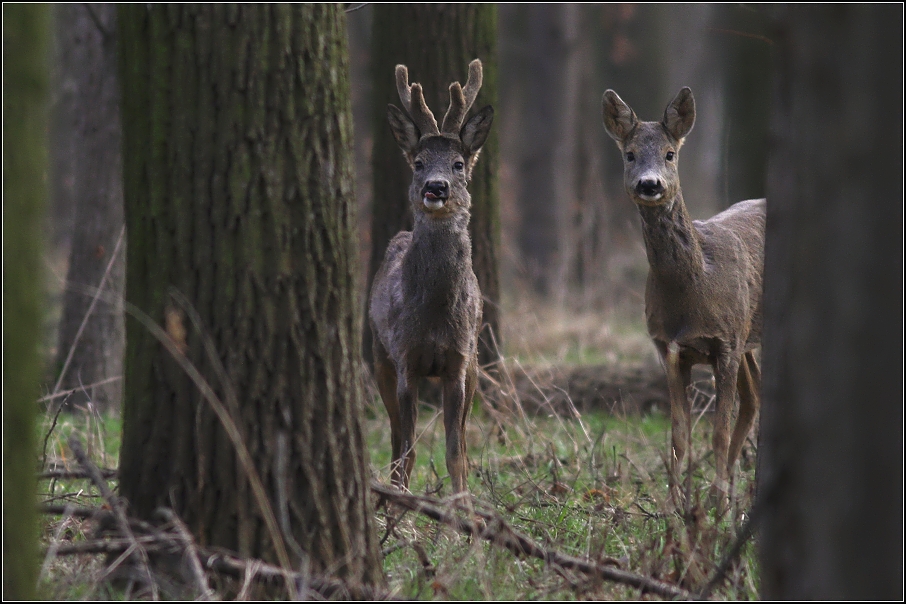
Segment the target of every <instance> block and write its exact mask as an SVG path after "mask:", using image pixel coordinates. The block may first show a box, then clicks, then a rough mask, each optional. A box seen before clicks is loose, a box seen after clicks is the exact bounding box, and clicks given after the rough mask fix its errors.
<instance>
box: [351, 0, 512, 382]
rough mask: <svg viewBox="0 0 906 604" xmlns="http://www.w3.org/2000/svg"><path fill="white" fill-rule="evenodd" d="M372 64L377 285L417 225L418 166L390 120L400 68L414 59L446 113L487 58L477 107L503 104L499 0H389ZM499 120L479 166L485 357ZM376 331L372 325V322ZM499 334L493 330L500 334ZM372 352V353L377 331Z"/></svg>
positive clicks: (439, 110) (492, 290)
mask: <svg viewBox="0 0 906 604" xmlns="http://www.w3.org/2000/svg"><path fill="white" fill-rule="evenodd" d="M374 9H375V10H374V30H373V31H374V33H373V38H372V43H373V49H374V50H373V53H372V69H373V75H374V93H373V94H374V99H375V102H374V107H375V114H374V147H373V150H372V156H371V157H372V159H371V164H372V170H373V178H374V189H373V195H374V206H373V211H372V217H373V218H372V234H371V237H372V248H371V249H372V252H371V266H370V268H369V278H368V283H369V288H370V284H371V281H372V279H373V278H374V274H375V273H376V272H377V269H378V267H379V266H380V264H381V261H382V260H383V259H384V251H385V250H386V248H387V244H388V243H389V242H390V239H391V238H392V237H393V236H394V235H396V234H397V233H398V232H399V231H401V230H410V229H411V228H412V217H411V216H410V215H409V214H410V210H409V202H408V201H407V199H408V195H407V192H408V190H409V183H410V182H411V181H412V173H411V170H410V169H409V167H408V166H407V165H406V163H405V161H403V158H402V154H401V152H400V150H399V147H398V146H397V144H396V141H394V139H393V137H392V136H391V133H390V127H389V126H388V125H387V104H388V103H392V104H395V105H397V106H399V96H398V95H397V92H396V83H395V80H394V76H393V73H394V68H395V67H396V65H397V64H399V63H403V64H405V65H406V66H408V67H409V81H410V82H419V83H421V84H422V86H423V87H424V90H425V99H426V101H427V102H428V106H429V107H430V108H431V109H432V111H434V112H435V114H439V119H440V117H442V116H443V112H444V111H446V108H447V106H448V105H449V104H450V93H449V91H448V88H449V85H450V83H451V82H453V81H459V82H461V83H463V84H465V80H466V77H467V76H468V65H469V62H470V61H472V59H476V58H478V59H481V61H482V65H483V67H484V79H483V81H484V83H483V84H482V87H481V91H480V92H479V93H478V98H477V99H476V100H475V104H474V106H473V107H474V109H475V110H477V109H481V108H482V107H484V106H485V105H495V106H496V104H497V8H496V6H494V5H491V4H445V5H441V4H435V5H429V4H388V5H379V6H375V7H374ZM497 129H498V126H496V125H495V126H494V127H493V128H492V129H491V135H490V137H488V140H487V142H486V143H485V145H484V148H483V149H482V151H481V157H480V159H479V160H478V164H477V165H476V166H475V170H474V172H473V173H472V182H471V183H470V184H469V192H470V193H471V195H472V220H471V222H470V223H469V230H470V233H471V234H472V266H473V269H474V271H475V275H476V276H477V277H478V284H479V286H480V287H481V293H482V296H483V297H484V301H485V302H484V323H485V325H486V327H485V328H484V329H483V330H482V332H481V341H480V343H479V362H480V363H481V364H482V365H484V364H487V363H490V362H493V361H496V360H497V358H498V353H497V348H496V347H495V346H494V343H495V342H496V344H497V345H498V346H501V345H502V341H501V333H500V320H501V319H500V308H499V305H500V278H499V268H498V264H499V260H498V254H499V249H500V209H499V201H498V193H497V171H498V164H499V150H498V149H499V143H498V135H497ZM367 331H370V330H367ZM492 334H493V335H492ZM364 354H365V357H366V358H368V359H370V358H371V339H370V333H369V334H368V336H367V337H366V342H365V347H364Z"/></svg>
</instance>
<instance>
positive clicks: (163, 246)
mask: <svg viewBox="0 0 906 604" xmlns="http://www.w3.org/2000/svg"><path fill="white" fill-rule="evenodd" d="M119 16H120V35H121V37H120V39H121V40H122V63H121V67H122V71H121V75H122V79H123V90H124V94H123V124H124V135H125V137H124V173H125V195H126V200H127V207H126V209H127V229H128V238H129V245H130V251H129V257H128V267H127V275H128V281H127V299H128V301H129V302H131V303H132V304H134V305H135V306H136V307H137V308H138V309H140V310H141V311H143V312H144V313H146V314H147V315H148V316H150V317H151V318H152V319H153V320H154V321H155V322H157V323H159V324H163V325H166V326H167V329H168V333H169V334H170V337H171V339H172V340H171V343H172V346H174V347H176V348H179V349H180V350H182V351H183V352H184V353H185V355H186V356H187V357H188V359H190V360H191V362H192V363H193V364H194V366H195V367H197V368H198V370H199V371H200V372H201V375H203V376H205V377H206V378H207V381H208V383H210V384H211V385H212V386H213V388H214V389H215V390H216V392H217V393H218V394H219V398H220V399H221V400H223V401H225V402H226V405H227V408H228V412H229V414H230V416H231V417H232V419H233V421H234V422H235V423H236V424H237V426H238V431H239V436H240V438H241V440H242V441H243V442H244V443H245V445H246V447H247V450H248V452H249V456H250V457H251V460H252V462H253V465H254V469H255V474H256V475H257V476H258V477H259V478H260V482H261V484H262V485H263V488H264V492H265V493H267V494H268V502H267V505H264V506H262V505H261V502H260V500H259V499H257V497H256V496H257V495H260V492H258V491H256V484H255V481H250V479H249V475H248V474H247V473H246V472H245V470H244V469H243V467H242V465H241V464H240V461H239V460H238V454H237V450H236V448H235V447H234V444H233V442H232V441H231V440H230V438H229V437H228V435H227V433H226V432H225V431H224V429H223V428H222V426H221V423H220V421H219V420H218V418H217V416H216V415H215V413H214V412H213V411H212V409H211V407H210V406H209V404H208V402H206V401H205V400H204V399H203V397H202V395H201V394H200V393H199V390H198V388H197V387H196V385H195V384H193V382H192V381H191V380H190V378H189V377H188V376H187V375H186V373H185V372H184V370H183V369H182V368H181V367H180V365H179V364H178V363H177V358H176V357H173V356H171V355H170V354H167V352H165V350H164V348H163V347H162V346H161V345H160V344H159V343H158V342H157V341H156V340H155V339H154V338H153V337H152V336H151V334H149V333H148V331H147V330H146V329H145V328H144V327H143V326H142V325H140V324H139V323H138V321H136V320H134V319H130V320H129V321H128V322H127V333H128V339H127V342H128V345H127V356H126V401H127V404H126V405H125V407H124V413H123V445H122V452H121V456H120V470H119V471H120V487H121V491H122V493H123V495H125V496H126V497H127V498H128V500H129V502H130V504H131V511H132V512H133V513H134V514H135V515H137V516H138V517H140V518H150V517H151V515H152V513H153V511H154V509H155V508H156V507H157V506H160V505H165V506H170V507H173V508H174V509H175V511H176V512H177V514H179V515H180V516H181V517H182V518H184V519H185V521H186V523H187V524H188V525H189V527H190V528H191V529H192V530H193V531H194V533H195V535H196V536H197V538H198V539H199V540H200V541H201V542H202V543H205V544H209V545H217V546H221V547H226V548H229V549H231V550H235V551H237V552H239V553H240V554H242V555H247V556H255V557H261V558H264V559H266V560H270V561H278V559H279V558H282V555H280V552H279V547H280V546H279V543H280V541H281V540H282V541H283V542H284V543H285V546H286V549H287V550H288V553H289V557H290V558H291V564H292V565H293V566H295V567H307V568H310V569H312V570H313V571H316V572H327V571H329V572H332V573H336V574H338V575H340V576H342V577H345V578H347V579H349V580H352V581H358V582H363V583H369V584H370V583H375V582H380V581H382V576H381V568H380V559H379V556H378V550H377V543H376V539H375V535H374V533H373V527H372V524H371V523H372V520H371V514H372V510H371V505H370V499H369V487H368V484H367V475H366V459H365V456H366V453H365V450H364V442H363V436H362V431H361V428H360V415H361V413H362V406H363V385H362V384H363V382H362V374H361V370H360V363H358V362H357V359H358V352H359V350H360V346H361V335H360V334H361V332H360V325H361V319H360V308H359V307H358V304H357V300H356V297H355V283H356V280H355V275H356V261H355V243H354V237H353V228H354V225H355V210H354V206H353V205H352V204H353V200H354V188H353V184H352V163H351V162H352V160H351V141H352V131H351V128H352V121H351V114H350V100H349V89H348V87H349V85H348V73H349V66H348V58H347V51H346V40H345V29H344V16H343V14H342V9H341V8H340V7H339V6H338V5H328V4H305V5H302V4H300V5H291V6H290V5H199V6H189V5H169V6H165V5H154V6H151V7H150V8H148V7H146V6H145V5H128V6H123V7H122V9H121V12H120V15H119ZM193 309H194V310H193ZM195 313H197V316H195ZM196 320H197V323H198V324H197V325H196V324H195V322H196ZM176 356H177V357H178V356H179V355H176ZM221 377H222V378H223V379H220V378H221ZM268 508H269V509H270V511H271V512H272V517H273V518H275V519H276V523H277V524H278V525H279V531H278V532H279V533H280V537H279V538H276V539H274V538H273V537H274V535H273V534H272V533H273V532H274V531H273V525H272V522H271V519H270V518H269V516H271V514H268V513H265V511H264V510H265V509H268ZM280 561H281V562H282V560H280Z"/></svg>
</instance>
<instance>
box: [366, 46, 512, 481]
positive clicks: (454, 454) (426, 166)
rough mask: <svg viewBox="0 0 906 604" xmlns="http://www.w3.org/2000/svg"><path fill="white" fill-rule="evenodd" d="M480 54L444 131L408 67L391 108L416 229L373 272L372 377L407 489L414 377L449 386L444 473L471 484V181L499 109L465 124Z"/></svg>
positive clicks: (454, 93) (477, 308)
mask: <svg viewBox="0 0 906 604" xmlns="http://www.w3.org/2000/svg"><path fill="white" fill-rule="evenodd" d="M481 79H482V69H481V61H479V60H478V59H475V60H474V61H472V63H470V64H469V79H468V81H467V82H466V86H465V88H463V87H461V86H460V84H459V82H454V83H453V84H451V85H450V107H449V109H448V110H447V113H446V115H445V116H444V119H443V123H442V125H441V127H440V128H438V127H437V121H436V120H435V119H434V115H433V114H432V113H431V110H430V109H428V106H427V104H426V103H425V98H424V93H423V91H422V87H421V85H420V84H412V85H411V86H410V85H409V73H408V70H407V69H406V66H405V65H397V66H396V86H397V90H398V92H399V96H400V100H401V101H402V103H403V108H404V110H405V111H401V110H400V109H399V108H397V107H395V106H394V105H389V106H388V108H387V109H388V111H387V116H388V119H389V121H390V127H391V130H392V131H393V136H394V138H395V139H396V142H397V144H399V146H400V148H401V149H402V150H403V155H404V156H405V157H406V160H407V161H408V163H409V166H410V167H411V168H412V171H413V172H412V184H411V185H410V187H409V203H410V204H411V205H412V213H413V215H414V227H413V229H412V231H411V232H409V231H402V232H400V233H398V234H397V235H396V236H395V237H394V238H393V239H392V240H391V241H390V244H389V245H388V247H387V252H386V254H385V256H384V261H383V263H382V264H381V266H380V268H379V269H378V271H377V274H376V275H375V277H374V285H373V286H372V289H371V301H370V304H369V317H370V321H371V330H372V333H373V334H374V375H375V379H376V380H377V385H378V390H380V393H381V398H382V399H383V401H384V406H385V407H386V408H387V413H388V414H389V415H390V430H391V442H392V446H393V464H394V466H393V475H392V479H393V484H394V485H396V486H398V487H401V488H408V486H409V476H410V473H411V472H412V467H413V465H414V464H415V421H416V418H417V415H418V380H419V378H422V377H439V378H440V379H441V381H442V384H443V411H444V428H445V432H446V447H447V471H448V472H449V473H450V477H451V479H452V481H453V491H454V492H456V493H460V492H463V491H465V490H466V473H467V460H466V444H465V438H464V436H465V435H464V431H465V425H466V418H467V417H468V414H469V410H470V407H471V404H472V396H473V395H474V393H475V386H476V384H477V380H478V344H477V343H478V332H479V330H480V328H481V311H482V300H481V291H480V290H479V288H478V279H477V278H476V277H475V273H474V272H473V271H472V242H471V240H470V239H469V208H470V207H471V203H472V200H471V197H470V196H469V192H468V191H467V190H466V185H467V184H468V182H469V178H470V176H471V173H472V168H473V167H474V165H475V162H476V160H477V159H478V153H479V151H480V150H481V147H482V145H483V144H484V142H485V140H486V139H487V136H488V132H489V131H490V128H491V122H492V120H493V116H494V110H493V108H492V107H491V106H487V107H485V108H484V109H482V110H481V111H479V112H478V113H477V114H476V115H475V116H474V117H472V119H470V120H469V121H468V122H466V124H465V125H464V126H463V121H464V120H465V117H466V114H467V113H468V111H469V108H470V107H471V106H472V104H473V103H474V102H475V97H476V96H477V95H478V90H479V89H480V88H481Z"/></svg>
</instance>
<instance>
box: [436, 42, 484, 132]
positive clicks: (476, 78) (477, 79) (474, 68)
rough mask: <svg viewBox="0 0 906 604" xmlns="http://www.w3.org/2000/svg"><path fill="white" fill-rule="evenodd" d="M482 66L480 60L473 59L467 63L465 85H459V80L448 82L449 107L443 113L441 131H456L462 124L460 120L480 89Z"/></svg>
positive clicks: (467, 111) (470, 106)
mask: <svg viewBox="0 0 906 604" xmlns="http://www.w3.org/2000/svg"><path fill="white" fill-rule="evenodd" d="M481 82H482V68H481V61H480V60H479V59H475V60H474V61H472V62H471V63H469V79H468V80H466V87H465V88H463V87H462V86H460V84H459V82H453V83H452V84H450V108H449V109H447V114H446V115H444V121H443V127H442V129H441V130H442V131H443V132H450V133H456V132H458V131H459V128H460V127H461V126H462V122H463V120H464V119H465V117H466V114H467V113H469V109H471V108H472V105H473V104H474V103H475V99H476V97H478V91H479V90H481Z"/></svg>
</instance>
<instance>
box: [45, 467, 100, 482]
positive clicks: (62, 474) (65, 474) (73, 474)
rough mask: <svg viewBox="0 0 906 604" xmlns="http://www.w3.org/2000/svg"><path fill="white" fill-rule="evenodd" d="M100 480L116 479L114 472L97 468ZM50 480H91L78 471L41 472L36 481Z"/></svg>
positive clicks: (89, 476)
mask: <svg viewBox="0 0 906 604" xmlns="http://www.w3.org/2000/svg"><path fill="white" fill-rule="evenodd" d="M98 472H99V473H100V476H101V478H103V479H104V480H112V479H114V478H116V470H111V469H109V468H103V469H101V468H98ZM50 478H55V479H57V480H60V479H66V480H73V479H76V478H91V475H90V474H89V473H88V472H85V471H82V472H79V471H78V470H47V471H46V472H41V473H40V474H38V480H46V479H50Z"/></svg>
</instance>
